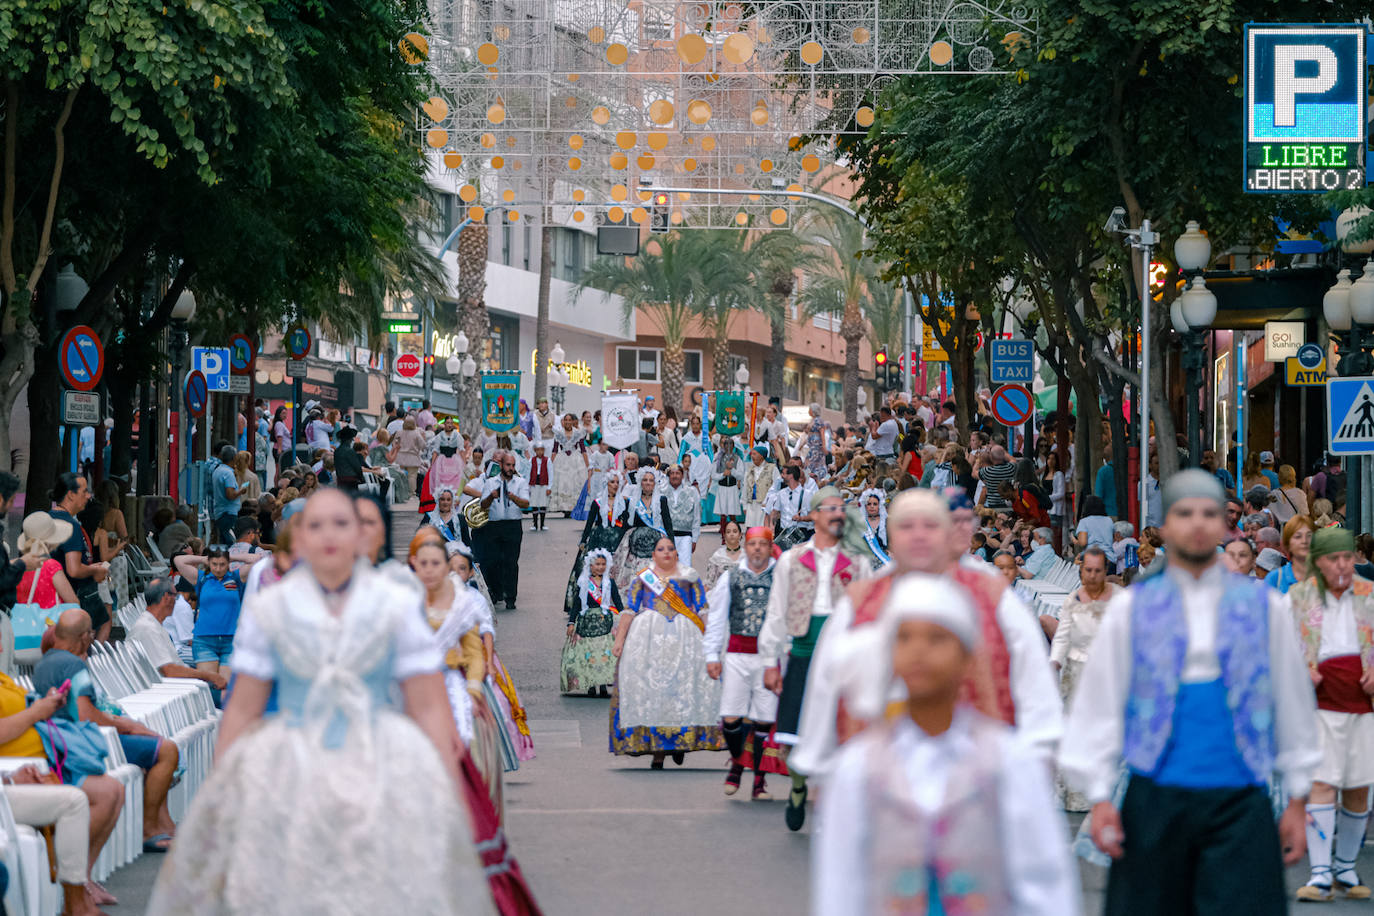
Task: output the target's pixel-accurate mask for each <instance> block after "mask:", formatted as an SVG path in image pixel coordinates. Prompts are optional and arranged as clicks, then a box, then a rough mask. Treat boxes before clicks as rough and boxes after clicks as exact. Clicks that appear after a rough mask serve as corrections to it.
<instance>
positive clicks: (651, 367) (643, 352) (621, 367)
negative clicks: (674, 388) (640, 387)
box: [615, 347, 702, 385]
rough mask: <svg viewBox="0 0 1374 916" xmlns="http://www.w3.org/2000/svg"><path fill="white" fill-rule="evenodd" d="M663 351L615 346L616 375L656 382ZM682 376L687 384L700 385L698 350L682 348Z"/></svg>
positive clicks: (631, 380) (626, 378) (623, 378)
mask: <svg viewBox="0 0 1374 916" xmlns="http://www.w3.org/2000/svg"><path fill="white" fill-rule="evenodd" d="M662 359H663V351H662V350H658V349H654V350H650V349H647V348H640V347H616V351H615V368H616V375H618V376H620V380H621V381H624V382H657V381H659V380H660V371H659V369H660V366H659V363H660V362H661V360H662ZM682 363H683V377H682V381H683V383H684V384H687V385H700V384H702V381H701V367H702V358H701V351H700V350H684V351H683V353H682Z"/></svg>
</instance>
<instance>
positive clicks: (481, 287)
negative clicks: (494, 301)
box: [453, 223, 491, 436]
mask: <svg viewBox="0 0 1374 916" xmlns="http://www.w3.org/2000/svg"><path fill="white" fill-rule="evenodd" d="M486 296H487V226H486V224H485V223H469V224H468V225H466V226H464V227H463V230H462V232H460V233H459V234H458V316H457V317H458V327H459V329H460V330H461V331H462V332H463V333H464V334H466V335H467V338H468V353H469V355H471V356H472V358H473V359H474V360H475V361H476V362H477V368H478V371H479V372H480V371H481V370H482V369H485V368H486V366H485V365H483V362H484V361H483V353H482V348H483V345H484V344H485V343H486V341H487V340H488V339H489V338H490V336H491V322H490V319H489V317H488V315H487V302H486ZM453 387H454V394H455V397H456V398H457V401H458V422H459V424H460V426H461V428H462V430H463V431H464V432H466V433H467V434H469V435H473V436H475V435H476V434H477V430H478V429H479V428H480V426H481V416H482V405H481V400H482V398H481V381H480V378H479V377H478V376H473V377H472V378H470V379H469V378H464V377H463V376H462V374H461V373H459V377H458V378H456V379H454V386H453Z"/></svg>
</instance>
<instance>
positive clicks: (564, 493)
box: [549, 413, 590, 518]
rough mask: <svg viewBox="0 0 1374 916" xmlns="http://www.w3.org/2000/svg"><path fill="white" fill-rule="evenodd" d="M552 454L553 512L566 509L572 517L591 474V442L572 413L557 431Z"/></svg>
mask: <svg viewBox="0 0 1374 916" xmlns="http://www.w3.org/2000/svg"><path fill="white" fill-rule="evenodd" d="M549 457H550V459H551V463H552V465H553V470H552V471H551V472H550V475H549V511H550V512H566V513H567V514H568V517H569V518H571V517H572V514H573V510H574V509H576V508H577V504H578V502H579V501H580V500H581V499H582V491H583V489H584V488H585V487H586V486H587V477H588V475H589V474H590V469H589V467H588V464H587V443H586V441H585V440H584V439H583V437H582V430H580V429H578V428H577V420H576V419H575V418H574V417H573V415H572V414H570V413H569V414H564V415H563V425H562V426H560V427H559V428H558V429H555V430H554V431H553V454H552V455H550V456H549ZM584 509H585V507H584Z"/></svg>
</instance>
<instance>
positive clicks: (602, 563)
mask: <svg viewBox="0 0 1374 916" xmlns="http://www.w3.org/2000/svg"><path fill="white" fill-rule="evenodd" d="M621 606H622V605H621V602H620V589H619V588H618V587H617V586H616V584H615V579H613V578H611V552H610V551H609V550H606V549H605V548H602V547H596V548H593V549H592V550H589V551H587V556H586V558H585V559H584V560H583V562H582V575H580V576H579V577H578V578H577V604H576V605H575V606H574V607H573V609H572V610H571V611H570V612H569V614H568V639H567V641H566V642H565V643H564V644H563V665H562V673H561V676H560V678H559V682H560V683H559V687H560V689H561V691H562V692H563V693H581V692H583V691H585V692H586V694H587V696H589V697H590V696H595V695H596V694H597V693H598V692H599V693H600V694H601V696H603V697H604V696H609V688H610V686H611V685H612V684H614V683H615V656H614V655H613V654H612V653H611V649H612V647H613V646H614V645H615V633H614V630H615V620H616V615H617V614H619V613H620V609H621Z"/></svg>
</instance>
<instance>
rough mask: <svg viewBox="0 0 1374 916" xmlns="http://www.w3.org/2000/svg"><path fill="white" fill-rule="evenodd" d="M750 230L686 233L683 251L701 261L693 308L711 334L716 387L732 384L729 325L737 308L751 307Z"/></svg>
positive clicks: (737, 310)
mask: <svg viewBox="0 0 1374 916" xmlns="http://www.w3.org/2000/svg"><path fill="white" fill-rule="evenodd" d="M748 240H749V233H747V232H742V231H740V230H738V229H705V230H698V231H696V232H692V233H688V235H687V237H686V238H684V239H683V241H682V243H681V244H682V245H684V246H685V247H684V250H685V251H690V252H691V255H692V258H693V259H694V260H695V261H696V262H697V263H698V264H701V265H703V267H704V268H706V269H704V270H703V272H702V273H703V284H704V286H703V289H702V290H701V295H700V296H698V297H697V299H696V301H695V303H694V311H695V312H696V315H697V318H698V320H700V321H701V324H702V326H703V328H704V329H705V331H706V336H707V337H709V338H711V382H712V385H713V386H714V387H715V388H716V389H718V390H727V389H729V388H730V387H731V385H732V384H733V381H734V380H733V379H732V377H731V375H730V325H731V323H732V322H733V320H734V318H735V316H736V315H738V314H739V312H740V310H742V309H747V308H751V307H753V305H754V304H755V296H754V294H753V283H754V282H756V278H754V277H752V276H751V272H750V267H749V264H750V260H751V259H750V252H749V249H748Z"/></svg>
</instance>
